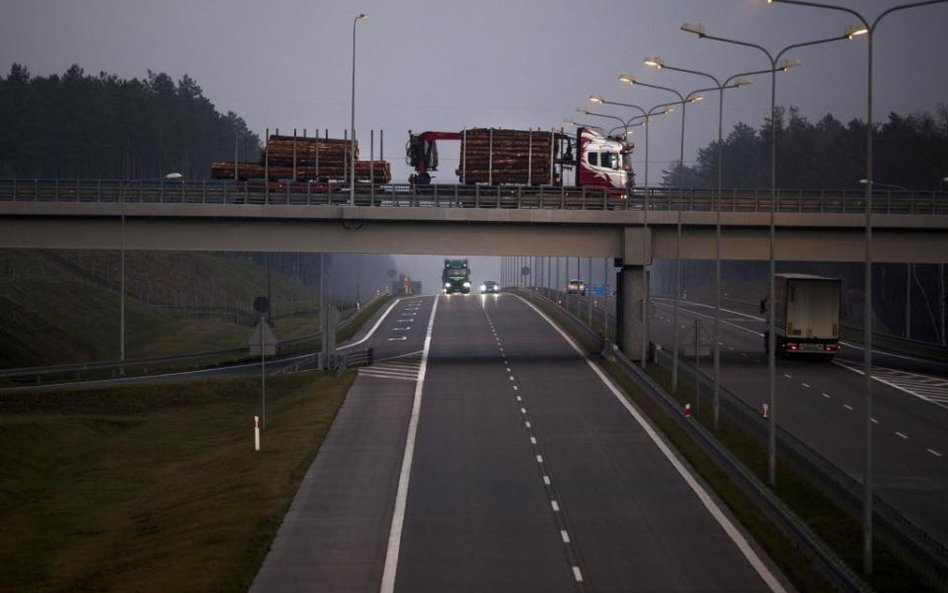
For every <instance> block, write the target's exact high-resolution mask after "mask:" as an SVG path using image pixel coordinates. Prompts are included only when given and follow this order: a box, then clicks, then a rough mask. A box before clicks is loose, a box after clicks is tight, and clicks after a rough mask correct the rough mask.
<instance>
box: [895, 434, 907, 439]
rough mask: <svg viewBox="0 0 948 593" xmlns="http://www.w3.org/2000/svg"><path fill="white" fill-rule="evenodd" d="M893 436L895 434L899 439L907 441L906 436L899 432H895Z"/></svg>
mask: <svg viewBox="0 0 948 593" xmlns="http://www.w3.org/2000/svg"><path fill="white" fill-rule="evenodd" d="M895 434H896V435H897V436H899V437H901V438H903V439H905V440H908V436H907V435H904V434H902V433H901V432H896V433H895Z"/></svg>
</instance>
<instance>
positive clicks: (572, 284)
mask: <svg viewBox="0 0 948 593" xmlns="http://www.w3.org/2000/svg"><path fill="white" fill-rule="evenodd" d="M566 294H579V295H582V296H586V283H585V282H583V281H582V280H576V279H573V280H570V281H569V282H567V283H566Z"/></svg>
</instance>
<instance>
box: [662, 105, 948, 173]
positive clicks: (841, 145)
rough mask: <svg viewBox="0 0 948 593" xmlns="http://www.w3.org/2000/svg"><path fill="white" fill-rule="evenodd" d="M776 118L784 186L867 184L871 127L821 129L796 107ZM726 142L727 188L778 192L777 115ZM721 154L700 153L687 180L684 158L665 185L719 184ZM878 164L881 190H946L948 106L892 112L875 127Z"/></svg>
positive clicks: (827, 120) (830, 122)
mask: <svg viewBox="0 0 948 593" xmlns="http://www.w3.org/2000/svg"><path fill="white" fill-rule="evenodd" d="M788 111H789V113H788ZM774 116H775V117H774V121H775V123H776V126H775V129H776V136H777V187H779V188H787V189H857V188H859V187H860V185H859V180H860V179H864V178H865V177H866V123H865V122H863V121H861V120H859V119H853V120H851V121H850V122H849V123H848V124H845V125H844V124H843V123H842V122H840V121H839V120H837V119H836V118H834V117H833V116H832V115H825V116H823V117H822V118H821V119H820V120H819V121H818V122H817V123H816V124H813V123H811V122H809V121H808V120H807V119H806V118H805V117H803V116H801V115H800V113H799V111H798V110H797V109H796V108H795V107H791V108H790V109H789V110H785V109H783V108H778V109H777V110H776V111H775V114H774ZM722 144H723V146H722V148H723V160H722V163H723V166H722V185H723V187H725V188H763V187H770V146H771V118H769V117H767V118H764V121H763V123H762V124H761V125H760V127H759V128H756V129H755V128H753V127H751V126H749V125H747V124H745V123H740V124H737V125H736V126H734V128H733V129H732V130H731V132H730V134H728V136H727V137H726V138H725V139H724V140H723V143H722ZM717 153H718V143H717V141H714V142H712V143H710V144H709V145H707V146H706V147H704V148H701V149H699V151H698V159H697V162H696V163H695V165H694V166H687V165H686V166H685V167H683V168H682V175H681V180H679V176H678V163H677V161H676V162H675V163H673V164H672V166H671V168H670V169H668V170H664V171H662V174H663V178H662V183H663V185H665V186H666V187H679V186H680V185H683V186H684V187H696V188H712V187H715V186H716V185H717V158H718V156H717ZM873 164H874V166H873V169H874V175H873V180H874V181H875V182H877V183H878V184H880V186H879V188H880V189H897V188H899V187H904V188H906V189H909V190H939V189H942V188H943V187H944V186H945V185H946V184H945V183H944V182H942V179H944V178H945V177H948V106H946V105H945V104H941V105H940V106H939V107H938V109H937V110H936V113H935V114H934V115H931V114H928V113H921V114H913V115H909V116H901V115H897V114H895V113H890V114H889V117H888V120H887V121H885V122H884V123H881V124H878V125H876V126H875V133H874V136H873ZM682 181H683V183H681V182H682ZM881 184H885V185H881ZM886 186H893V187H892V188H888V187H886Z"/></svg>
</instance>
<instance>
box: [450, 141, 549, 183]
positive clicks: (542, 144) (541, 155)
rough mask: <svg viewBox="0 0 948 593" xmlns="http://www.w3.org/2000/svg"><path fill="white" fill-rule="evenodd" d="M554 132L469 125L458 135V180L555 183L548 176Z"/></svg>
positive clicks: (472, 181) (470, 181)
mask: <svg viewBox="0 0 948 593" xmlns="http://www.w3.org/2000/svg"><path fill="white" fill-rule="evenodd" d="M554 138H555V137H554V134H553V133H552V132H544V131H540V130H536V131H526V130H505V129H496V128H494V129H491V128H473V129H470V130H466V131H465V132H464V133H463V134H462V135H461V165H460V167H458V170H457V175H458V179H460V180H461V181H462V183H490V184H499V183H520V184H532V185H540V184H550V183H558V182H559V178H558V177H559V176H558V175H556V174H555V173H554V174H553V177H552V179H551V170H552V166H551V161H552V160H553V159H555V158H556V157H557V155H556V154H555V152H556V151H555V150H553V149H555V147H554V146H553V141H554Z"/></svg>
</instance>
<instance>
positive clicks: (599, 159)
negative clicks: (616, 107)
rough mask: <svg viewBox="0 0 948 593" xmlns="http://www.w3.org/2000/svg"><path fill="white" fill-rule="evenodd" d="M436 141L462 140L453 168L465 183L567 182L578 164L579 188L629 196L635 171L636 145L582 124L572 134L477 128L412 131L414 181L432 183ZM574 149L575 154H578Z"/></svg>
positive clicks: (408, 152)
mask: <svg viewBox="0 0 948 593" xmlns="http://www.w3.org/2000/svg"><path fill="white" fill-rule="evenodd" d="M438 140H457V141H460V143H461V150H460V160H459V166H458V168H457V170H456V171H455V174H456V175H457V178H458V180H459V181H460V183H462V184H486V185H504V184H512V185H555V186H560V185H564V174H565V173H566V172H565V171H564V168H565V167H571V168H575V175H576V176H575V181H574V186H575V187H599V188H606V189H612V190H616V193H619V194H622V195H625V193H626V192H627V191H629V190H630V189H631V187H632V179H633V177H634V174H633V172H632V167H631V165H629V163H628V156H629V155H631V154H632V150H633V144H632V143H631V142H625V141H623V140H620V139H616V138H613V137H607V136H603V135H602V134H601V133H600V132H599V131H598V130H595V129H593V128H585V127H581V128H579V129H578V130H577V132H576V137H575V138H573V137H571V136H569V135H567V134H564V133H562V132H554V131H550V132H545V131H540V130H529V131H527V130H508V129H501V128H473V129H468V130H464V131H462V132H422V133H420V134H413V133H412V132H411V130H409V131H408V143H407V145H406V147H405V153H406V155H405V156H406V162H407V163H408V165H409V166H410V167H412V168H413V169H414V170H415V173H414V174H413V175H412V176H410V177H409V182H410V183H412V184H413V185H419V186H421V185H428V184H430V183H431V179H432V175H431V173H432V172H434V171H437V170H438V144H437V142H438ZM574 150H575V151H576V153H577V154H576V155H575V156H574Z"/></svg>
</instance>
